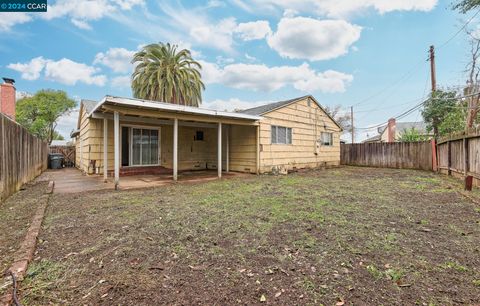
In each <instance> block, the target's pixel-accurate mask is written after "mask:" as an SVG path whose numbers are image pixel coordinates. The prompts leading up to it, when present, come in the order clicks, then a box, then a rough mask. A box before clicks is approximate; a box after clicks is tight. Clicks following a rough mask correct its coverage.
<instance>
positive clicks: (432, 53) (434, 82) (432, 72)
mask: <svg viewBox="0 0 480 306" xmlns="http://www.w3.org/2000/svg"><path fill="white" fill-rule="evenodd" d="M430 75H431V79H432V94H433V93H434V92H435V91H436V90H437V77H436V74H435V47H434V46H433V45H432V46H430Z"/></svg>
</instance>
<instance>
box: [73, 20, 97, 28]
mask: <svg viewBox="0 0 480 306" xmlns="http://www.w3.org/2000/svg"><path fill="white" fill-rule="evenodd" d="M72 23H73V24H74V25H75V26H76V27H77V28H80V29H82V30H91V29H92V27H91V26H90V25H89V24H88V23H87V22H85V21H83V20H78V19H72Z"/></svg>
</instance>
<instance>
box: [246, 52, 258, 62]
mask: <svg viewBox="0 0 480 306" xmlns="http://www.w3.org/2000/svg"><path fill="white" fill-rule="evenodd" d="M245 58H246V59H247V60H248V61H250V62H255V61H256V60H257V58H256V57H255V56H251V55H250V54H248V53H245Z"/></svg>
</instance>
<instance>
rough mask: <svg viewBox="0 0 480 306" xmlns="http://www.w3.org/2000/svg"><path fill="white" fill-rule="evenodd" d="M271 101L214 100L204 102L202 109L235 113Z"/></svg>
mask: <svg viewBox="0 0 480 306" xmlns="http://www.w3.org/2000/svg"><path fill="white" fill-rule="evenodd" d="M271 102H272V101H243V100H240V99H237V98H230V99H228V100H223V99H216V100H213V101H208V102H204V103H203V104H202V107H206V108H209V109H214V110H221V111H235V110H242V109H247V108H252V107H256V106H260V105H264V104H268V103H271Z"/></svg>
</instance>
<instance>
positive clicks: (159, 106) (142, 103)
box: [88, 96, 262, 121]
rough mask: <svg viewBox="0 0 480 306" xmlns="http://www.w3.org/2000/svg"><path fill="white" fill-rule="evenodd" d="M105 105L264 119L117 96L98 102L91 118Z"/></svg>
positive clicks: (256, 118)
mask: <svg viewBox="0 0 480 306" xmlns="http://www.w3.org/2000/svg"><path fill="white" fill-rule="evenodd" d="M103 105H116V106H127V107H133V108H140V109H142V108H143V109H155V110H159V111H164V112H172V113H181V114H188V115H202V116H211V117H217V118H229V119H243V120H251V121H257V120H260V119H262V117H261V116H257V115H250V114H243V113H236V112H226V111H217V110H212V109H205V108H199V107H193V106H185V105H178V104H172V103H165V102H158V101H150V100H142V99H133V98H122V97H115V96H105V97H104V98H103V99H102V100H101V101H100V102H98V103H97V104H96V105H95V107H93V109H91V111H90V112H89V113H88V116H91V115H92V114H93V113H95V112H96V111H98V110H100V109H101V107H102V106H103Z"/></svg>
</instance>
